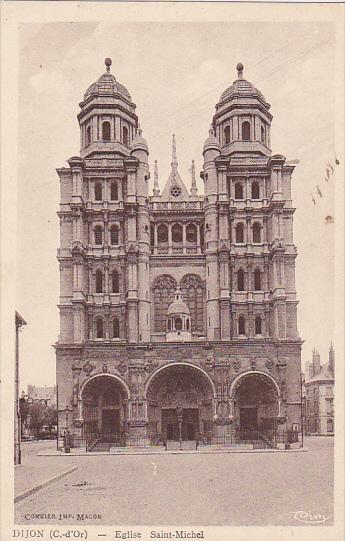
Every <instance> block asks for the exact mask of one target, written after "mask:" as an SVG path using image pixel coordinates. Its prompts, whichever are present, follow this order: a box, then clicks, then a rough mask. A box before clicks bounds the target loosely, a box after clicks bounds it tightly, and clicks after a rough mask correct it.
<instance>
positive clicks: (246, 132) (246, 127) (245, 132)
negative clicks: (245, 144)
mask: <svg viewBox="0 0 345 541" xmlns="http://www.w3.org/2000/svg"><path fill="white" fill-rule="evenodd" d="M242 141H250V124H249V122H247V121H245V122H242Z"/></svg>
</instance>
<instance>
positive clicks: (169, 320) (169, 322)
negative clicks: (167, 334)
mask: <svg viewBox="0 0 345 541" xmlns="http://www.w3.org/2000/svg"><path fill="white" fill-rule="evenodd" d="M168 331H171V319H168Z"/></svg>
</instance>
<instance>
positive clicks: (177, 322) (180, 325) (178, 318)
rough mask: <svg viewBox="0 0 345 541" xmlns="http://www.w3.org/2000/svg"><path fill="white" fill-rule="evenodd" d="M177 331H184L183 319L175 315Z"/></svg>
mask: <svg viewBox="0 0 345 541" xmlns="http://www.w3.org/2000/svg"><path fill="white" fill-rule="evenodd" d="M175 331H182V319H181V318H180V317H175Z"/></svg>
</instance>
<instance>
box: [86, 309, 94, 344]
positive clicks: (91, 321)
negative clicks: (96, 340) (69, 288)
mask: <svg viewBox="0 0 345 541" xmlns="http://www.w3.org/2000/svg"><path fill="white" fill-rule="evenodd" d="M87 318H88V327H89V329H88V330H89V340H92V339H93V317H92V313H91V312H89V313H88V315H87Z"/></svg>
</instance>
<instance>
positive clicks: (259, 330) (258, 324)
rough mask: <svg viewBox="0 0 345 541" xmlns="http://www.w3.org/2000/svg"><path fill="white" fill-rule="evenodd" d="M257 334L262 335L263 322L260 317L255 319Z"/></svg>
mask: <svg viewBox="0 0 345 541" xmlns="http://www.w3.org/2000/svg"><path fill="white" fill-rule="evenodd" d="M255 334H262V322H261V317H260V316H256V318H255Z"/></svg>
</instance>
